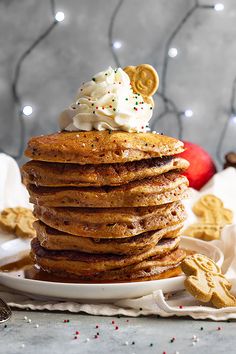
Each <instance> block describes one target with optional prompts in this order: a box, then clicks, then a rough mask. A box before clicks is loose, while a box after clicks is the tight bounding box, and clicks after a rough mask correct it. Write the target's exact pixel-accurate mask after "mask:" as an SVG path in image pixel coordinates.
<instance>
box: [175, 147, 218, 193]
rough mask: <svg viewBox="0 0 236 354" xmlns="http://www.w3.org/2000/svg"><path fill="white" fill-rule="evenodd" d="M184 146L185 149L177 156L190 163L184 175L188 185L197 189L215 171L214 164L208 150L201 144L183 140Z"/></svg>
mask: <svg viewBox="0 0 236 354" xmlns="http://www.w3.org/2000/svg"><path fill="white" fill-rule="evenodd" d="M184 146H185V151H184V152H182V153H181V154H179V156H181V157H183V158H184V159H186V160H188V161H189V163H190V166H189V168H188V169H187V171H185V173H184V175H185V176H186V177H187V178H188V180H189V185H190V187H192V188H195V189H197V190H199V189H201V188H202V187H203V186H204V185H205V184H206V183H207V182H208V181H209V179H211V177H212V176H213V175H214V174H215V173H216V167H215V164H214V162H213V160H212V158H211V156H210V155H209V154H208V152H207V151H206V150H204V149H203V148H202V147H201V146H199V145H197V144H193V143H190V142H189V141H184Z"/></svg>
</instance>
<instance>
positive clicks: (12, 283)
mask: <svg viewBox="0 0 236 354" xmlns="http://www.w3.org/2000/svg"><path fill="white" fill-rule="evenodd" d="M181 247H182V248H185V249H189V250H193V251H196V252H199V253H202V254H205V255H206V256H209V257H210V258H212V259H213V260H214V261H215V262H216V263H217V264H218V265H219V266H221V265H222V263H223V259H224V256H223V254H222V252H221V251H220V250H219V249H218V248H217V247H216V246H214V245H212V244H211V243H209V242H205V241H201V240H198V239H194V238H190V237H186V236H183V237H182V238H181ZM28 249H29V242H28V241H23V240H20V239H15V240H12V241H8V242H5V243H3V244H2V245H1V246H0V266H1V265H4V264H7V263H9V262H14V261H16V260H18V259H20V253H21V254H22V251H27V250H28ZM184 279H185V276H184V275H181V276H178V277H174V278H169V279H161V280H152V281H144V282H134V283H115V284H75V283H56V282H46V281H40V280H31V279H23V278H19V277H17V275H14V274H8V273H2V272H0V283H1V284H2V285H6V286H8V287H9V288H12V289H15V290H17V291H19V292H23V293H25V294H28V295H30V296H31V297H34V298H53V299H60V300H65V299H70V300H72V299H73V300H80V301H86V302H89V301H93V302H94V301H100V302H101V301H103V300H104V301H106V302H111V301H114V300H116V299H125V298H126V299H127V298H136V297H140V296H144V295H147V294H150V293H151V292H153V291H155V290H159V289H162V290H163V292H165V293H166V292H175V291H178V290H182V289H184Z"/></svg>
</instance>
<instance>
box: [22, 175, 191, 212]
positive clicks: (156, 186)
mask: <svg viewBox="0 0 236 354" xmlns="http://www.w3.org/2000/svg"><path fill="white" fill-rule="evenodd" d="M187 188H188V179H187V178H186V177H185V176H182V175H179V174H178V173H175V172H168V173H166V174H163V175H160V176H157V177H155V178H150V179H144V180H141V181H134V182H130V183H128V184H125V185H123V186H118V187H84V188H79V187H64V188H63V187H61V188H60V187H55V188H53V187H37V186H35V185H29V186H28V192H29V194H30V202H31V203H34V204H39V205H43V206H48V207H84V208H121V207H123V208H125V207H138V206H153V205H160V204H166V203H171V202H174V201H177V200H180V199H183V198H184V192H186V190H187Z"/></svg>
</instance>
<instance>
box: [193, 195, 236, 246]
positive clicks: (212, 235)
mask: <svg viewBox="0 0 236 354" xmlns="http://www.w3.org/2000/svg"><path fill="white" fill-rule="evenodd" d="M193 212H194V213H195V214H196V215H197V216H198V217H199V222H198V223H195V224H192V225H190V226H189V228H188V229H187V230H186V235H188V236H192V237H196V238H201V239H203V240H205V241H211V240H217V239H219V238H220V232H221V229H222V227H224V226H225V225H228V224H231V223H232V221H233V212H232V211H231V210H230V209H226V208H224V204H223V202H222V200H221V199H219V198H217V197H216V196H215V195H213V194H206V195H204V196H203V197H201V198H200V199H199V200H198V201H197V203H196V204H195V205H194V206H193Z"/></svg>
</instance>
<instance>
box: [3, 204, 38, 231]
mask: <svg viewBox="0 0 236 354" xmlns="http://www.w3.org/2000/svg"><path fill="white" fill-rule="evenodd" d="M35 220H36V219H35V217H34V216H33V213H32V211H31V210H30V209H26V208H22V207H17V208H6V209H4V210H3V211H2V212H1V213H0V228H1V229H2V230H4V231H7V232H9V233H13V234H15V235H16V236H19V237H23V238H24V237H34V236H35V230H34V228H33V222H34V221H35Z"/></svg>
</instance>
